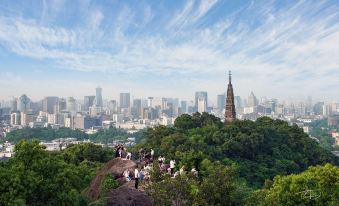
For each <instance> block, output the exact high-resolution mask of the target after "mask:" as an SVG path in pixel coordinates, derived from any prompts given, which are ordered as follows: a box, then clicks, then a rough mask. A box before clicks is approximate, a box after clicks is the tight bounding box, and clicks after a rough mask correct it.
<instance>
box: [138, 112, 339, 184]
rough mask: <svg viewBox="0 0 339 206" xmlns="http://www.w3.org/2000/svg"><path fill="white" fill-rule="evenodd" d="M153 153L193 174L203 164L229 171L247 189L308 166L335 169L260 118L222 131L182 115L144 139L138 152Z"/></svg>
mask: <svg viewBox="0 0 339 206" xmlns="http://www.w3.org/2000/svg"><path fill="white" fill-rule="evenodd" d="M140 147H143V148H148V149H150V148H153V149H154V150H155V152H156V154H157V155H164V156H165V157H166V158H167V160H169V159H170V158H174V159H176V160H177V161H178V162H180V165H179V166H181V165H185V166H186V167H188V168H191V167H193V166H194V167H195V168H197V169H199V168H200V167H201V162H202V160H204V159H208V160H210V161H220V162H222V163H223V164H224V165H233V166H235V167H236V168H237V173H238V174H239V176H240V177H241V178H245V179H246V181H247V183H248V184H249V185H252V186H253V187H255V188H260V187H261V186H262V185H263V184H264V182H265V180H267V179H270V180H272V179H273V177H275V176H276V175H288V174H292V173H300V172H302V171H304V170H306V169H307V168H308V167H309V166H314V165H323V164H325V163H332V164H334V165H338V164H339V159H338V158H337V157H335V156H334V155H333V154H332V153H331V152H330V151H327V150H326V149H323V148H322V147H320V146H319V144H318V143H317V142H316V141H314V140H312V139H311V138H309V136H308V135H307V134H305V133H304V132H303V130H302V129H301V128H299V127H298V126H297V125H292V126H289V125H288V123H287V122H285V121H282V120H273V119H270V118H268V117H262V118H259V119H257V120H256V121H254V122H253V121H249V120H245V121H240V120H237V121H234V122H233V123H231V124H229V125H226V126H225V125H224V124H223V123H222V122H221V121H220V119H219V118H217V117H215V116H213V115H211V114H207V113H203V114H199V113H196V114H193V115H192V116H190V115H187V114H184V115H182V116H180V117H178V118H177V119H176V121H175V124H174V127H164V126H159V127H156V128H153V129H149V130H148V131H147V132H146V133H145V143H144V144H142V145H139V146H138V148H140Z"/></svg>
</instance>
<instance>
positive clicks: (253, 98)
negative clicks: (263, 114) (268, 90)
mask: <svg viewBox="0 0 339 206" xmlns="http://www.w3.org/2000/svg"><path fill="white" fill-rule="evenodd" d="M257 105H258V100H257V97H256V96H255V95H254V93H253V92H251V94H250V95H249V96H248V101H247V106H248V107H255V106H257Z"/></svg>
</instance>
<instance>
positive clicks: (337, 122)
mask: <svg viewBox="0 0 339 206" xmlns="http://www.w3.org/2000/svg"><path fill="white" fill-rule="evenodd" d="M327 123H328V126H338V127H339V115H334V116H329V117H328V119H327Z"/></svg>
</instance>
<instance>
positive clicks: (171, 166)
mask: <svg viewBox="0 0 339 206" xmlns="http://www.w3.org/2000/svg"><path fill="white" fill-rule="evenodd" d="M174 167H175V160H171V161H170V168H171V175H173V173H174Z"/></svg>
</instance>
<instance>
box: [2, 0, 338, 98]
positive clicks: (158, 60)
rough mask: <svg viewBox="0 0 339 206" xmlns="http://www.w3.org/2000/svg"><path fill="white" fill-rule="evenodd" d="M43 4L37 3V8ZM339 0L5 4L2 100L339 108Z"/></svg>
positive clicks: (3, 9)
mask: <svg viewBox="0 0 339 206" xmlns="http://www.w3.org/2000/svg"><path fill="white" fill-rule="evenodd" d="M32 5H33V6H32ZM338 20H339V3H338V2H336V1H321V2H314V1H313V2H311V1H298V2H296V1H284V2H281V1H280V2H278V1H269V2H267V1H265V2H253V1H252V2H248V1H217V0H211V1H156V2H148V1H137V2H135V1H126V2H123V3H122V2H111V1H110V2H108V1H79V2H76V1H72V2H67V1H48V2H45V1H40V2H38V1H34V2H30V1H24V2H21V1H3V2H2V4H1V5H0V73H1V75H0V88H1V89H0V99H2V100H6V99H10V97H11V96H16V97H19V96H21V95H22V94H27V95H28V96H29V97H30V98H32V99H36V100H37V99H41V98H43V97H45V96H60V97H69V96H74V97H76V98H83V96H88V95H95V92H93V90H94V88H96V87H97V86H101V87H102V88H103V91H102V96H103V98H104V99H118V97H119V96H118V95H119V93H123V92H128V93H131V98H132V99H133V97H135V98H139V97H148V96H159V97H162V96H165V97H177V98H180V99H185V100H191V99H193V98H194V97H193V95H194V93H195V92H196V91H207V92H208V94H209V96H210V97H211V98H212V100H213V101H214V103H215V102H216V97H217V95H218V94H221V93H224V92H226V88H227V79H228V78H227V71H228V70H232V73H233V74H234V76H233V77H234V85H233V87H234V93H235V96H241V97H247V96H248V95H249V94H250V92H251V91H253V92H254V93H255V94H256V96H258V97H262V96H267V97H271V98H279V99H281V98H282V99H291V100H305V99H306V98H307V96H312V97H313V99H314V100H327V101H337V100H338V99H339V96H338V94H337V91H336V89H337V88H338V86H339V83H338V82H339V76H338V75H336V73H337V72H338V71H339V66H338V65H339V58H338V57H339V48H338V46H337V45H338V44H339V23H338V22H339V21H338Z"/></svg>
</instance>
